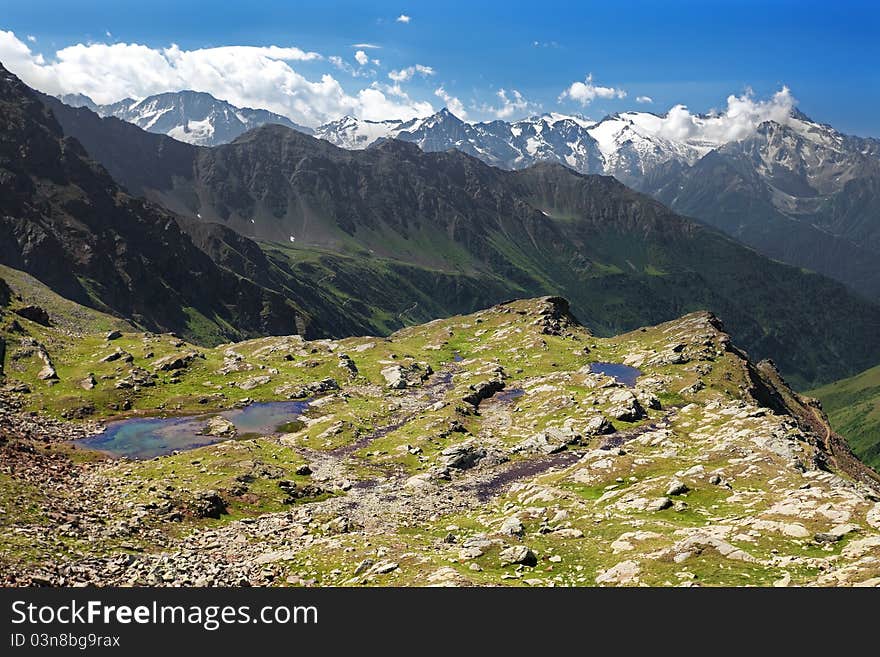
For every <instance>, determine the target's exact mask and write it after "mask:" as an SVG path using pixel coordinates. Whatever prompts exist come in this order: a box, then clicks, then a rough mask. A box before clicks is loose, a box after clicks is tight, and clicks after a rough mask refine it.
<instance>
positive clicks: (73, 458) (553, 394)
mask: <svg viewBox="0 0 880 657" xmlns="http://www.w3.org/2000/svg"><path fill="white" fill-rule="evenodd" d="M16 321H17V323H18V328H19V329H21V330H20V333H18V334H16V335H15V336H14V339H9V338H7V342H8V344H7V348H8V351H9V353H8V354H7V358H6V376H7V382H6V387H5V388H4V392H3V396H2V402H0V426H2V427H3V429H2V432H3V436H4V438H3V444H2V447H0V449H2V466H0V492H2V500H0V573H2V575H0V577H2V580H3V583H4V584H7V585H10V584H29V583H36V584H56V585H57V584H63V585H80V584H99V585H105V584H123V585H126V584H133V585H139V584H158V585H317V586H328V585H353V586H359V585H530V586H554V585H556V586H559V585H562V586H571V585H590V586H592V585H597V584H598V585H777V586H786V585H805V584H816V585H868V586H876V585H878V584H880V494H878V487H877V483H876V481H877V480H876V475H875V474H874V473H873V472H872V471H870V470H868V469H866V468H864V467H863V466H860V464H858V462H856V461H854V460H853V459H852V457H851V454H849V453H848V451H847V450H846V447H845V445H843V444H842V442H841V441H840V440H839V437H836V436H834V435H833V434H832V433H831V432H830V430H829V429H827V425H826V424H825V422H824V416H823V415H822V414H821V411H820V410H819V409H818V408H816V407H815V405H812V404H810V403H809V402H807V401H805V400H802V399H800V398H799V397H797V395H795V394H794V393H793V392H791V390H789V389H788V388H787V387H786V386H785V385H784V384H783V383H782V382H781V381H780V379H779V378H778V375H777V374H776V373H775V371H774V370H773V368H772V365H771V364H768V363H763V364H761V365H760V366H756V365H752V364H750V363H749V362H748V361H747V360H746V359H745V357H744V355H743V354H742V353H741V352H739V351H738V350H737V349H736V348H735V347H734V346H733V345H731V344H730V339H729V337H728V336H727V335H726V334H725V333H724V332H723V329H722V327H721V325H720V323H719V322H718V320H717V319H715V318H714V317H713V316H711V315H708V314H705V313H697V314H692V315H688V316H686V317H683V318H682V319H680V320H678V321H675V322H670V323H667V324H663V325H660V326H657V327H653V328H646V329H641V330H639V331H635V332H633V333H629V334H626V335H622V336H619V337H616V338H611V339H600V338H596V337H594V336H592V335H591V334H590V333H589V331H588V330H587V329H586V328H584V327H582V326H580V325H578V324H577V323H576V322H575V321H574V320H573V319H572V318H571V317H570V316H569V315H568V311H567V304H565V302H564V301H562V300H561V299H557V298H543V299H533V300H525V301H516V302H511V303H508V304H504V305H500V306H496V307H493V308H490V309H488V310H485V311H482V312H479V313H476V314H474V315H470V316H466V317H455V318H451V319H448V320H438V321H435V322H431V323H429V324H426V325H422V326H417V327H412V328H408V329H405V330H403V331H400V332H398V333H396V334H394V335H393V336H391V337H390V338H388V339H385V338H351V339H345V340H338V341H328V340H323V341H314V342H306V341H303V340H301V339H300V338H298V337H283V338H265V339H260V340H253V341H249V342H245V343H240V344H235V345H222V346H220V347H218V348H216V349H203V348H197V347H194V346H192V345H189V344H186V343H184V342H183V341H181V340H179V339H177V338H175V337H173V336H168V335H145V334H141V333H126V332H122V333H119V334H117V332H115V331H114V332H112V333H108V334H103V333H102V334H100V335H96V334H88V335H84V336H75V335H73V334H71V333H70V332H69V331H67V332H63V333H62V332H57V331H53V330H52V329H50V328H47V327H44V326H42V325H39V324H36V323H33V322H31V321H30V320H28V319H26V318H19V319H18V320H16ZM594 362H608V363H617V364H626V365H629V366H632V367H636V368H638V369H639V370H640V371H641V373H642V374H641V376H639V377H638V378H637V379H636V380H635V384H634V386H633V387H628V385H627V383H626V382H622V381H619V380H616V379H614V378H612V377H608V376H605V375H602V374H595V373H592V372H591V368H590V364H591V363H594ZM47 367H51V368H52V370H53V372H54V374H50V373H48V372H47V371H46V368H47ZM304 398H310V399H312V403H311V404H310V406H309V409H308V411H307V413H306V415H305V416H304V417H303V418H302V421H300V422H294V423H291V424H290V425H289V426H287V427H285V431H286V433H279V434H277V435H271V436H250V435H235V436H233V437H231V438H229V439H226V440H223V441H222V442H218V443H217V444H215V445H211V446H208V447H203V448H199V449H196V450H192V451H187V452H183V453H179V454H174V455H169V456H163V457H159V458H156V459H152V460H147V461H129V460H112V459H107V458H105V457H104V456H102V455H100V454H97V453H94V452H88V451H85V450H82V449H78V448H72V447H71V446H70V445H69V444H68V443H67V442H66V441H68V440H70V439H72V438H77V437H82V436H85V435H88V434H89V433H93V432H94V431H96V430H97V429H98V428H99V425H100V422H102V421H104V420H106V419H107V418H108V417H111V416H116V415H119V414H121V415H124V416H128V415H132V414H137V413H144V412H156V410H157V409H158V410H160V411H164V412H166V413H169V412H199V413H205V414H206V416H207V417H210V416H211V414H212V413H213V412H216V411H219V410H220V409H224V408H229V407H231V406H233V405H236V404H239V405H241V404H247V403H250V402H251V401H254V400H258V401H268V400H281V399H304ZM210 431H213V432H215V433H217V434H218V438H228V437H229V436H232V431H231V430H230V429H229V427H226V426H223V423H222V422H219V421H216V420H215V421H214V423H213V427H212V428H211V429H210ZM224 432H225V434H226V435H223V434H224Z"/></svg>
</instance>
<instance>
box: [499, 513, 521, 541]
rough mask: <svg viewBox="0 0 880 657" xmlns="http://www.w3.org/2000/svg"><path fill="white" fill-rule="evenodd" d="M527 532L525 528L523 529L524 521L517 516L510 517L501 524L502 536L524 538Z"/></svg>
mask: <svg viewBox="0 0 880 657" xmlns="http://www.w3.org/2000/svg"><path fill="white" fill-rule="evenodd" d="M525 532H526V530H525V527H523V524H522V521H521V520H520V519H519V518H517V517H516V516H510V517H509V518H507V519H506V520H505V521H504V522H502V523H501V533H502V534H507V535H508V536H522V535H523V534H525Z"/></svg>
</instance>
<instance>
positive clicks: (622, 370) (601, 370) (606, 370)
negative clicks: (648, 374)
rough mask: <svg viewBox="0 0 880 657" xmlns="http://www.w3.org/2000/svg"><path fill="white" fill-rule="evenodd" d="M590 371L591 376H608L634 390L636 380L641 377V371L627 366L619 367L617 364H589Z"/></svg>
mask: <svg viewBox="0 0 880 657" xmlns="http://www.w3.org/2000/svg"><path fill="white" fill-rule="evenodd" d="M590 371H591V372H592V373H593V374H604V375H605V376H610V377H611V378H613V379H614V380H615V381H617V382H618V383H622V384H623V385H625V386H626V387H627V388H635V386H636V379H638V378H639V377H640V376H641V375H642V371H641V370H637V369H636V368H635V367H630V366H629V365H621V364H619V363H590Z"/></svg>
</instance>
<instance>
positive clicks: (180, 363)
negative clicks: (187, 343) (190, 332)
mask: <svg viewBox="0 0 880 657" xmlns="http://www.w3.org/2000/svg"><path fill="white" fill-rule="evenodd" d="M199 356H200V354H199V353H198V352H195V351H188V352H186V353H181V354H171V355H169V356H165V357H163V358H159V359H158V360H156V361H155V362H154V363H153V367H154V368H155V370H156V371H157V372H171V371H173V370H182V369H184V368H185V367H187V366H188V365H189V364H190V363H192V362H193V361H194V360H195V359H196V358H198V357H199Z"/></svg>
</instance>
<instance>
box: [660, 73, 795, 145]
mask: <svg viewBox="0 0 880 657" xmlns="http://www.w3.org/2000/svg"><path fill="white" fill-rule="evenodd" d="M796 104H797V101H796V100H795V98H794V96H792V94H791V90H790V89H789V88H788V87H785V86H784V87H782V89H780V90H779V91H777V92H776V93H775V94H773V96H772V97H771V98H769V99H768V100H756V99H755V94H754V92H753V91H752V90H751V89H747V90H746V91H745V93H743V94H742V95H740V96H735V95H733V94H731V95H730V96H728V97H727V107H726V108H725V109H724V110H723V111H712V112H709V113H708V114H705V115H698V114H691V112H690V110H688V108H687V107H686V106H684V105H675V106H674V107H673V108H672V109H670V110H669V111H668V112H667V113H666V117H665V118H664V119H663V120H662V121H661V122H660V123H659V127H658V129H657V133H658V134H659V135H660V136H662V137H666V138H667V139H674V140H678V141H698V142H708V143H712V144H723V143H726V142H729V141H735V140H737V139H743V138H745V137H748V136H749V135H750V134H752V133H754V132H755V129H756V128H757V127H758V126H759V125H760V124H761V123H764V122H765V121H776V122H777V123H781V124H783V125H784V124H787V123H789V122H790V121H791V112H792V110H793V109H794V107H795V105H796Z"/></svg>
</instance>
